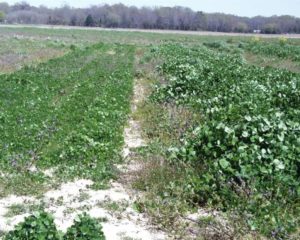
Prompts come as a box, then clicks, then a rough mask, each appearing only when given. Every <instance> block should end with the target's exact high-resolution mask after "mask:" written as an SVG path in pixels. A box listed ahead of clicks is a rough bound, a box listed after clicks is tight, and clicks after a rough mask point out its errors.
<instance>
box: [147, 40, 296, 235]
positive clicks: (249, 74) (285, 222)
mask: <svg viewBox="0 0 300 240" xmlns="http://www.w3.org/2000/svg"><path fill="white" fill-rule="evenodd" d="M152 52H153V55H154V56H155V58H161V59H163V63H162V64H160V66H159V67H158V70H159V72H160V73H161V75H162V76H163V79H164V81H163V84H159V85H158V86H157V88H156V90H155V91H154V93H153V94H152V96H151V99H152V101H153V102H156V103H158V104H164V105H165V104H175V105H178V106H187V107H191V108H193V109H194V111H196V112H197V113H198V115H199V116H201V120H200V121H199V123H198V125H197V126H192V127H190V128H189V129H187V130H186V131H185V133H184V134H183V137H182V138H181V142H180V143H179V144H177V145H173V146H170V148H169V150H168V159H169V160H170V162H171V164H178V163H180V162H182V163H186V164H187V165H185V166H190V167H189V168H188V169H186V172H187V174H186V186H188V187H186V188H187V189H189V190H188V191H190V192H194V193H195V195H194V197H193V202H194V203H197V204H198V205H200V206H203V205H210V206H214V207H215V208H217V209H219V210H222V211H227V212H233V213H234V214H238V215H239V216H242V219H243V220H244V221H245V224H246V225H247V226H248V227H249V229H251V230H256V231H259V232H260V233H262V234H264V235H266V236H268V237H273V238H276V239H283V238H289V237H291V236H292V235H290V234H292V233H293V232H295V231H297V230H299V229H298V228H299V210H300V209H299V194H300V188H299V177H300V175H299V171H300V163H299V154H300V140H299V139H300V124H299V119H300V118H299V117H300V109H299V106H300V105H299V104H300V77H299V75H297V74H295V73H291V72H289V71H286V70H280V69H274V68H261V67H255V66H250V65H247V64H246V63H245V62H244V60H243V58H242V57H241V55H240V54H234V53H231V54H229V53H220V52H216V51H212V50H209V49H207V48H205V47H187V46H183V45H179V44H168V45H162V46H160V47H156V48H153V49H152ZM175 183H176V182H175ZM180 184H182V182H181V183H180ZM183 184H184V185H185V183H183ZM183 188H185V187H183ZM191 188H192V189H191ZM187 195H188V194H187Z"/></svg>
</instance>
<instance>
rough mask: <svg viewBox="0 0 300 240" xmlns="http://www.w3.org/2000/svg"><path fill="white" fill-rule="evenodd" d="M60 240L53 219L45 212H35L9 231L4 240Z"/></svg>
mask: <svg viewBox="0 0 300 240" xmlns="http://www.w3.org/2000/svg"><path fill="white" fill-rule="evenodd" d="M40 239H43V240H50V239H51V240H60V239H61V236H60V234H59V233H58V231H57V229H56V226H55V224H54V220H53V218H52V216H50V215H49V214H48V213H46V212H36V213H35V214H34V215H32V216H30V217H27V218H25V221H24V222H22V223H20V224H19V225H17V226H16V227H15V230H13V231H11V232H9V233H8V234H7V235H6V236H5V237H4V240H40Z"/></svg>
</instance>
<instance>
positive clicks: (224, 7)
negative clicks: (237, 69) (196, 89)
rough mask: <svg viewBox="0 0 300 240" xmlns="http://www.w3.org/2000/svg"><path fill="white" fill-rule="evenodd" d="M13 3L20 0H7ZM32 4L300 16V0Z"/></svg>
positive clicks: (61, 0) (59, 0)
mask: <svg viewBox="0 0 300 240" xmlns="http://www.w3.org/2000/svg"><path fill="white" fill-rule="evenodd" d="M0 2H8V3H9V4H13V3H16V2H20V0H6V1H2V0H0ZM26 2H28V3H29V4H31V5H35V6H39V5H46V6H48V7H60V6H62V5H63V4H68V5H70V6H73V7H89V6H90V5H92V4H94V5H98V4H103V3H109V4H113V3H120V2H121V3H124V4H125V5H134V6H138V7H141V6H150V7H154V6H186V7H190V8H192V9H193V10H200V11H204V12H208V13H211V12H224V13H232V14H236V15H240V16H250V17H251V16H257V15H263V16H271V15H285V14H288V15H293V16H297V17H300V0H190V1H188V0H123V1H122V0H27V1H26Z"/></svg>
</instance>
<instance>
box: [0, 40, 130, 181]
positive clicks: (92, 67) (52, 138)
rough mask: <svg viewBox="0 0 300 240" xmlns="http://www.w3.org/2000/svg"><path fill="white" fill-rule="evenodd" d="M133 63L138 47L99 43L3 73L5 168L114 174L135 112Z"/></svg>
mask: <svg viewBox="0 0 300 240" xmlns="http://www.w3.org/2000/svg"><path fill="white" fill-rule="evenodd" d="M115 52H118V55H117V54H114V53H115ZM132 63H133V47H130V46H120V45H109V44H107V45H105V44H97V45H94V46H91V47H87V48H86V49H84V50H76V49H75V50H73V51H72V52H71V53H69V54H67V55H66V56H63V57H61V58H57V59H53V60H50V61H48V62H47V63H43V64H39V65H38V66H36V67H25V68H23V69H22V70H20V71H18V72H15V73H12V74H7V75H1V76H0V89H1V90H0V132H1V138H0V159H1V161H0V164H1V168H2V169H6V170H7V171H14V170H17V171H23V170H24V171H25V170H26V169H28V168H29V167H31V166H38V167H43V168H48V167H52V166H60V167H59V168H58V171H61V172H62V173H64V174H65V175H68V173H69V174H70V175H74V174H75V175H76V176H83V177H94V178H98V179H100V180H101V179H105V178H106V177H109V175H110V171H109V169H110V166H111V162H110V161H111V160H112V159H115V158H118V156H119V153H120V149H121V146H122V143H123V127H124V123H125V121H126V116H127V113H128V112H129V109H130V108H129V102H130V96H131V93H132ZM66 168H67V169H68V171H65V170H66ZM93 173H97V174H93Z"/></svg>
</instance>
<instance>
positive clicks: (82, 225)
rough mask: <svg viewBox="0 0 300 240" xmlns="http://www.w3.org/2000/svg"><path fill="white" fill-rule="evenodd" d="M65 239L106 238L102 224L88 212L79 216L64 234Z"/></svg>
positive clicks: (96, 239)
mask: <svg viewBox="0 0 300 240" xmlns="http://www.w3.org/2000/svg"><path fill="white" fill-rule="evenodd" d="M64 239H65V240H86V239H88V240H105V237H104V234H103V232H102V227H101V225H100V224H99V223H98V222H97V220H95V219H93V218H91V217H90V216H88V215H87V214H85V213H84V214H83V215H80V216H78V218H77V219H75V221H74V224H73V226H71V227H70V228H69V229H68V231H67V233H66V234H65V236H64Z"/></svg>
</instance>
